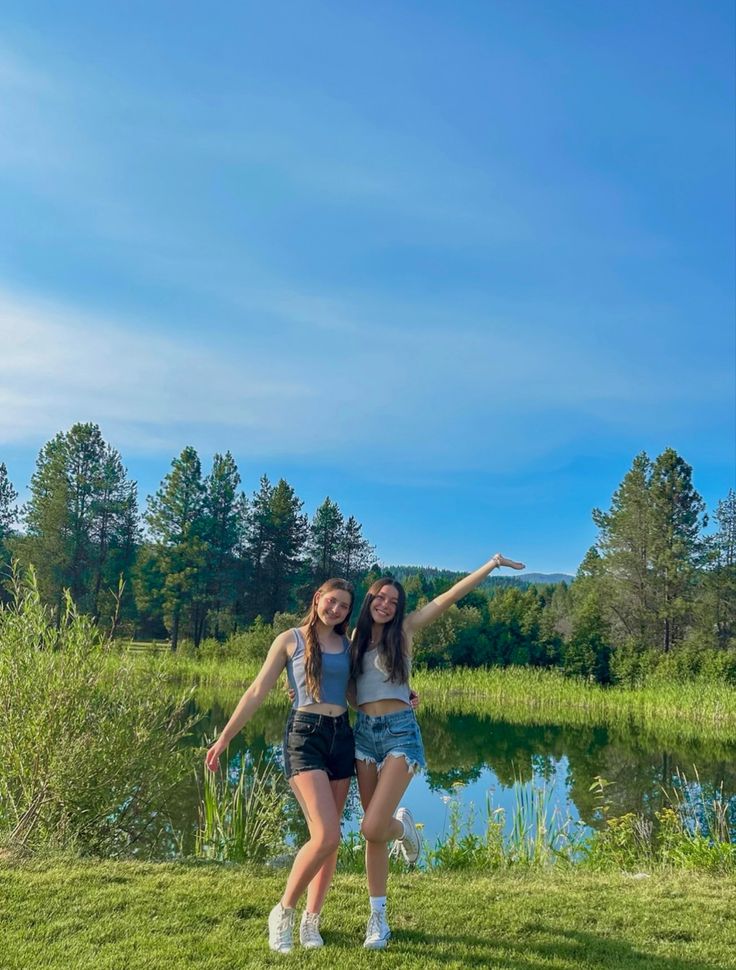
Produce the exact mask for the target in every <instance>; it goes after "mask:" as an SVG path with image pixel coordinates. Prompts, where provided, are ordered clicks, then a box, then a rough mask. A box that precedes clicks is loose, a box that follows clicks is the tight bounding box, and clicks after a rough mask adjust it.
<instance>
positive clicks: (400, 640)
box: [351, 576, 409, 684]
mask: <svg viewBox="0 0 736 970" xmlns="http://www.w3.org/2000/svg"><path fill="white" fill-rule="evenodd" d="M384 586H393V587H394V589H395V590H396V592H397V593H398V594H399V602H398V603H397V604H396V612H395V613H394V615H393V618H392V619H391V620H390V621H389V622H388V623H385V624H384V626H383V635H382V637H381V642H380V643H379V645H378V656H379V658H380V661H381V667H382V668H383V669H384V670H385V672H386V674H387V675H388V679H389V680H390V681H393V682H394V683H396V682H398V683H400V684H405V683H406V682H407V681H408V680H409V662H408V660H407V656H406V644H405V642H404V630H403V626H404V611H405V608H406V593H405V592H404V587H403V586H402V585H401V583H398V582H397V581H396V580H395V579H392V578H391V577H390V576H384V577H382V578H381V579H377V580H376V581H375V583H373V585H372V586H371V587H370V588H369V590H368V592H367V593H366V594H365V599H364V600H363V605H362V606H361V608H360V613H359V615H358V621H357V623H356V624H355V632H354V633H353V642H352V648H351V671H352V676H353V677H357V676H358V675H359V674H360V673H361V671H362V669H363V657H364V656H365V652H366V650H368V649H369V648H370V645H371V633H372V632H373V619H372V618H371V603H372V602H373V600H374V599H375V597H376V596H378V594H379V593H380V592H381V590H382V589H383V588H384Z"/></svg>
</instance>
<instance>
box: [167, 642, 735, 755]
mask: <svg viewBox="0 0 736 970" xmlns="http://www.w3.org/2000/svg"><path fill="white" fill-rule="evenodd" d="M150 662H153V663H156V664H160V665H163V666H164V667H165V668H166V669H167V670H168V671H169V672H170V674H171V677H172V679H174V680H175V681H176V682H177V683H179V684H181V685H190V684H198V685H199V691H200V693H201V697H202V698H206V697H207V695H208V693H212V692H216V693H217V696H218V697H219V698H220V699H221V700H222V699H223V698H224V697H227V698H228V699H231V700H232V702H233V704H234V703H235V702H236V700H237V698H238V697H239V695H240V693H241V692H242V691H243V689H244V688H245V687H246V686H247V685H248V683H249V682H250V681H251V680H252V679H253V677H254V676H255V674H256V673H257V671H258V665H257V664H256V663H245V664H244V663H242V662H238V661H234V660H205V661H200V660H196V659H190V658H186V657H177V656H175V655H171V654H159V655H158V656H157V657H156V658H153V659H152V660H151V661H150ZM412 685H413V686H414V687H415V688H416V689H417V690H418V691H419V693H420V695H421V704H422V710H423V711H425V710H429V711H434V710H436V711H438V712H439V713H443V714H454V713H457V714H477V715H480V716H484V717H492V718H498V719H500V720H505V721H510V722H512V723H522V724H535V723H539V724H548V723H549V724H552V723H553V724H570V725H578V724H580V725H582V724H610V725H620V726H626V727H629V726H631V727H636V728H637V729H638V730H643V731H646V732H651V733H653V734H656V735H657V736H658V737H667V738H668V739H669V740H671V741H672V742H677V741H688V740H696V739H700V740H704V741H721V742H726V743H729V742H732V741H733V738H734V737H735V736H736V688H734V687H730V686H728V685H726V684H719V683H713V682H701V681H693V682H691V683H688V684H650V685H645V686H642V687H638V688H626V687H612V688H604V687H600V686H598V685H597V684H591V683H588V682H587V681H584V680H581V679H577V678H569V677H564V676H563V675H562V674H561V673H560V672H559V671H557V670H541V669H539V668H529V667H507V668H499V667H492V668H480V669H473V670H471V669H468V668H457V669H451V670H441V671H426V670H416V671H415V672H414V674H413V675H412ZM267 702H268V703H286V698H285V694H284V693H283V691H279V690H278V689H277V690H275V691H272V692H271V694H269V697H268V699H267Z"/></svg>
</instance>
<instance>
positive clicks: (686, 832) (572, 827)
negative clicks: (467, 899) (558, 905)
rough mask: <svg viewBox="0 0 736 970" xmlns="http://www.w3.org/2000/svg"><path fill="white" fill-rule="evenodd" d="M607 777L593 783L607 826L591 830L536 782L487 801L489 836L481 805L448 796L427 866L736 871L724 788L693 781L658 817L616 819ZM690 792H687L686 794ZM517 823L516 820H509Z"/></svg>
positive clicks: (734, 815) (732, 822)
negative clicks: (710, 793)
mask: <svg viewBox="0 0 736 970" xmlns="http://www.w3.org/2000/svg"><path fill="white" fill-rule="evenodd" d="M607 784H608V783H607V782H605V781H604V780H603V779H596V781H595V782H594V783H593V785H592V786H591V789H594V790H597V791H598V793H599V801H600V816H601V819H600V823H601V827H600V829H598V830H596V831H593V832H591V831H590V830H588V829H586V827H585V826H584V825H583V824H582V823H581V822H580V821H579V820H576V819H573V818H572V816H571V815H570V814H569V813H567V814H563V813H562V812H560V811H559V810H558V809H555V808H553V807H552V804H551V793H550V791H549V790H548V789H547V788H546V787H545V786H544V785H542V786H538V785H535V784H533V783H531V782H527V783H522V782H517V783H516V784H515V785H514V806H513V809H512V812H511V818H510V819H508V820H507V818H506V813H505V810H504V809H502V808H494V807H493V805H492V803H491V801H490V799H489V800H488V801H487V803H486V826H485V831H484V833H483V834H481V835H479V834H476V833H475V832H474V831H473V828H474V823H475V809H474V808H473V807H472V806H471V808H470V809H469V810H468V811H467V812H466V813H465V814H463V812H462V809H461V807H460V803H459V801H458V800H457V798H454V797H451V798H450V799H449V810H448V823H447V827H446V831H445V832H444V833H443V834H442V835H441V836H440V837H439V838H438V839H437V841H436V843H435V845H434V846H431V847H428V848H426V849H425V853H424V858H423V860H422V864H424V865H426V866H428V867H430V868H433V869H435V868H447V869H474V870H482V871H486V870H489V869H505V868H519V867H521V868H529V869H543V868H548V867H551V866H559V865H563V866H581V867H585V868H592V869H596V870H618V871H621V870H624V871H629V872H639V871H642V870H643V871H649V872H651V871H654V870H657V869H662V868H666V869H672V868H676V869H692V870H700V871H710V872H720V873H730V874H736V846H734V844H733V843H732V841H731V832H732V831H734V828H735V827H736V812H734V810H733V808H732V807H730V806H729V805H728V804H727V803H725V802H724V801H723V799H722V797H720V798H719V796H718V794H716V797H715V798H714V799H707V798H705V797H704V796H703V794H702V789H699V788H698V787H696V786H687V785H685V787H684V788H683V790H682V791H681V792H680V793H679V794H674V793H673V794H672V796H671V803H670V805H669V806H667V807H666V808H664V809H662V810H660V811H658V812H656V813H655V815H654V819H653V821H649V820H647V819H645V818H644V817H643V816H642V815H639V814H636V813H633V812H631V813H628V814H626V815H622V816H616V817H610V816H609V806H608V803H607V801H606V787H607ZM686 791H687V793H685V792H686ZM508 822H510V826H509V824H508Z"/></svg>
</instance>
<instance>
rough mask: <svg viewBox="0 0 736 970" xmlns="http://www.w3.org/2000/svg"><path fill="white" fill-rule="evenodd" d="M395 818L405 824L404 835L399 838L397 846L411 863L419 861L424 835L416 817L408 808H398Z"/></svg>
mask: <svg viewBox="0 0 736 970" xmlns="http://www.w3.org/2000/svg"><path fill="white" fill-rule="evenodd" d="M395 818H397V819H398V820H399V821H400V822H401V823H402V824H403V826H404V837H403V838H402V839H397V840H396V842H395V846H398V851H400V852H401V854H402V855H403V857H404V860H405V861H406V862H408V863H409V864H410V865H411V864H413V863H414V862H416V861H417V859H418V858H419V853H420V852H421V851H422V837H421V835H420V834H419V830H418V829H417V827H416V825H415V824H414V819H413V817H412V814H411V812H410V811H409V809H408V808H399V809H397V812H396V815H395Z"/></svg>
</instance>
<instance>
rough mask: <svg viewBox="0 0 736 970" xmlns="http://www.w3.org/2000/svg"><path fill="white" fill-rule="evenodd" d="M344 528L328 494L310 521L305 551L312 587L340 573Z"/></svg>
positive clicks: (337, 509)
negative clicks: (307, 557)
mask: <svg viewBox="0 0 736 970" xmlns="http://www.w3.org/2000/svg"><path fill="white" fill-rule="evenodd" d="M344 528H345V520H344V519H343V515H342V512H341V511H340V508H339V506H338V505H337V504H336V503H335V502H333V501H331V499H330V497H329V495H328V496H327V498H326V499H325V500H324V502H323V503H322V504H321V505H320V507H319V508H318V509H317V511H316V512H315V513H314V517H313V519H312V521H311V522H310V524H309V538H308V546H307V552H308V556H309V564H310V577H309V578H310V585H311V586H312V587H315V586H319V585H320V583H323V582H324V581H325V580H326V579H329V578H330V577H331V576H337V575H342V553H343V532H344Z"/></svg>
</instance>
